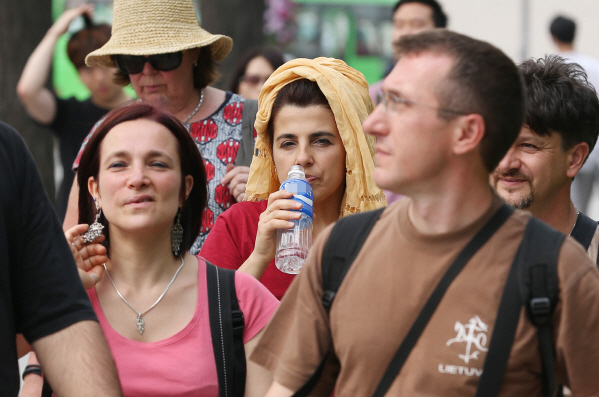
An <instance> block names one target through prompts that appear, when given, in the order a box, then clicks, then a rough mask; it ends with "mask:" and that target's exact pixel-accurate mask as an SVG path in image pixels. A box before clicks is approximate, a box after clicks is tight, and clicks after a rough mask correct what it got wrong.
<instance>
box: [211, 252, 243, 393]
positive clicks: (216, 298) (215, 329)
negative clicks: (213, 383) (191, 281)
mask: <svg viewBox="0 0 599 397" xmlns="http://www.w3.org/2000/svg"><path fill="white" fill-rule="evenodd" d="M206 277H207V280H206V283H207V287H208V313H209V317H210V333H211V335H212V348H213V349H214V359H215V361H216V372H217V375H218V387H219V396H220V397H243V395H244V393H245V378H246V361H245V348H244V346H243V329H244V327H245V322H244V319H243V312H242V311H241V310H240V309H239V301H238V300H237V292H236V289H235V271H233V270H229V269H223V268H220V267H216V266H214V265H212V264H211V263H209V262H208V261H206Z"/></svg>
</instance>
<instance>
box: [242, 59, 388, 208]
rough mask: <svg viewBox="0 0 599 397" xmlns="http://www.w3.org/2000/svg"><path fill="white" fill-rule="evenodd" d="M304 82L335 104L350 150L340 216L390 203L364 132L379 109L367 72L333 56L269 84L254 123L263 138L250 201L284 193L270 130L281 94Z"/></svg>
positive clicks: (299, 64)
mask: <svg viewBox="0 0 599 397" xmlns="http://www.w3.org/2000/svg"><path fill="white" fill-rule="evenodd" d="M300 79H308V80H311V81H315V82H316V83H317V84H318V87H319V88H320V90H321V91H322V93H323V94H324V95H325V97H326V98H327V100H328V101H329V105H330V106H331V110H332V111H333V115H334V116H335V121H336V123H337V128H338V129H339V135H341V141H342V142H343V146H344V147H345V153H346V155H345V167H346V173H345V194H344V195H343V200H342V202H341V208H340V216H341V217H343V216H346V215H349V214H353V213H356V212H363V211H369V210H373V209H376V208H380V207H384V206H385V205H387V201H386V200H385V195H384V194H383V191H382V190H381V189H380V188H378V187H377V186H376V184H375V183H374V178H373V172H374V138H373V137H372V136H369V135H366V134H364V131H363V130H362V122H363V121H364V119H365V118H366V116H368V114H369V113H370V112H371V111H372V110H373V108H374V106H373V104H372V100H371V99H370V95H369V94H368V83H367V82H366V80H365V79H364V75H363V74H362V73H360V72H358V71H357V70H355V69H353V68H351V67H349V66H347V64H346V63H345V62H343V61H340V60H338V59H333V58H316V59H314V60H312V59H303V58H299V59H295V60H293V61H290V62H287V63H285V64H284V65H283V66H281V67H280V68H278V69H277V70H276V71H275V72H274V73H273V74H272V75H271V76H270V77H269V78H268V80H266V82H265V83H264V87H262V91H261V92H260V98H259V100H258V114H257V115H256V123H255V124H254V126H255V128H256V132H257V133H258V138H257V139H256V147H255V150H254V156H253V158H252V165H251V167H250V176H249V180H248V183H247V187H246V191H245V194H246V200H248V201H259V200H266V199H268V195H269V194H271V193H273V192H276V191H277V190H278V189H279V185H280V183H279V179H278V178H277V176H276V174H275V166H274V162H273V159H272V152H271V148H270V143H269V138H268V133H267V131H266V127H267V125H268V122H269V120H270V116H271V111H272V106H273V103H274V101H275V99H276V97H277V94H278V93H279V91H280V90H281V89H282V88H283V87H284V86H286V85H287V84H289V83H291V82H293V81H296V80H300Z"/></svg>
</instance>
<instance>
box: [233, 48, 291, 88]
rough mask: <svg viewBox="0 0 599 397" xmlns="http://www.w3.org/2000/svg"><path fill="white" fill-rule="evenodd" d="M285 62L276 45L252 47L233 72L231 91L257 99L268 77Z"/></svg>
mask: <svg viewBox="0 0 599 397" xmlns="http://www.w3.org/2000/svg"><path fill="white" fill-rule="evenodd" d="M284 62H285V61H284V60H283V54H281V51H279V50H278V49H276V48H274V47H255V48H250V49H249V50H247V51H246V52H245V54H243V57H242V58H241V61H239V64H238V65H237V68H235V71H234V72H233V76H232V77H231V81H230V83H229V91H231V92H233V93H235V94H239V95H241V96H242V97H244V98H250V99H256V100H257V99H258V97H259V96H260V90H261V89H262V86H263V85H264V82H265V81H266V79H268V77H269V76H270V75H271V74H272V72H274V71H275V70H277V68H278V67H279V66H281V65H282V64H283V63H284Z"/></svg>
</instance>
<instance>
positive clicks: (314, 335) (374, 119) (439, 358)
mask: <svg viewBox="0 0 599 397" xmlns="http://www.w3.org/2000/svg"><path fill="white" fill-rule="evenodd" d="M398 51H399V52H400V54H401V58H400V60H399V62H398V63H397V65H396V66H395V68H394V69H393V71H392V72H391V74H390V75H389V77H387V79H386V80H385V83H384V93H385V96H384V100H383V101H382V104H379V106H377V108H376V109H375V110H374V112H373V113H372V114H371V116H370V117H369V118H368V119H367V120H366V122H365V123H364V129H365V131H366V132H368V133H370V134H372V135H374V136H375V137H376V138H377V146H376V151H377V152H376V160H377V169H376V171H375V179H376V182H377V184H378V185H379V186H380V187H382V188H385V189H390V190H392V191H394V192H397V193H401V194H404V195H406V196H407V197H406V198H405V199H403V200H400V201H399V202H397V203H395V204H393V205H391V206H390V207H389V208H387V209H386V210H385V211H384V212H383V214H382V215H381V218H380V219H379V221H378V222H377V224H376V225H375V226H374V228H373V229H372V231H371V233H370V235H369V236H368V238H367V239H366V241H365V243H364V245H363V247H362V249H361V251H360V253H359V254H358V256H357V257H356V259H355V261H354V263H353V265H352V267H351V268H350V270H349V272H348V273H347V275H346V277H345V279H344V281H343V284H342V285H341V287H340V288H339V290H338V293H337V295H336V297H335V300H334V302H333V305H332V307H331V310H330V313H327V312H326V311H325V309H324V307H323V305H322V295H323V287H322V282H323V281H322V273H321V269H322V268H321V258H322V253H323V247H324V244H325V242H326V239H327V237H328V235H329V233H330V229H329V230H328V231H327V232H323V233H322V236H321V237H319V239H318V241H316V242H315V245H314V247H313V248H312V250H311V252H310V255H309V257H308V259H307V261H306V264H305V265H304V268H303V269H302V272H301V273H300V275H299V276H298V277H297V278H296V279H295V281H294V282H293V283H292V285H291V287H290V288H289V290H288V291H287V293H286V295H285V296H284V298H283V300H282V301H281V305H280V306H279V309H278V310H277V312H276V313H275V315H274V317H273V319H272V320H271V323H270V324H269V325H268V326H267V328H266V330H265V332H264V335H263V337H262V339H261V342H260V344H259V346H258V347H257V348H256V350H255V351H254V353H253V355H252V357H251V359H252V360H254V361H256V362H257V363H259V364H261V365H263V366H265V367H267V368H268V369H270V370H271V371H272V372H273V373H274V378H275V382H274V383H273V385H272V387H271V389H270V390H269V393H268V396H291V395H292V394H293V393H294V391H296V390H298V389H299V388H300V387H301V386H302V385H303V384H304V383H305V382H306V381H307V380H308V379H309V378H310V376H311V375H312V373H313V372H314V371H315V369H316V367H317V366H318V364H319V362H320V360H321V358H322V357H323V355H324V353H325V351H326V349H327V346H328V345H329V339H330V338H332V341H333V353H334V357H333V358H332V359H331V360H329V361H328V363H327V365H326V367H325V370H324V373H323V376H322V377H321V381H320V383H319V385H318V387H317V390H316V391H315V392H314V393H313V394H314V395H321V396H327V395H330V393H331V392H332V391H333V389H334V390H335V395H336V396H370V395H372V394H373V392H374V390H375V389H376V387H377V385H378V383H379V381H380V379H381V377H382V375H383V373H384V372H385V370H386V368H387V366H388V364H389V362H390V360H391V358H392V357H393V355H394V353H395V351H396V350H397V348H398V346H399V345H400V344H401V342H402V341H403V339H404V338H405V336H406V334H407V332H408V330H409V329H410V327H411V326H412V323H413V322H414V320H415V319H416V317H417V316H418V314H419V313H420V311H421V310H422V307H423V305H424V302H425V301H426V300H427V299H428V297H429V296H430V294H431V293H432V291H433V289H434V288H435V286H436V284H437V283H438V282H439V280H440V279H441V277H442V276H443V274H444V273H445V272H446V270H447V268H448V267H449V265H450V264H451V263H452V261H453V260H454V259H455V257H456V256H457V255H458V253H459V252H460V251H461V250H462V248H463V247H464V246H465V245H466V244H467V243H468V242H469V241H470V240H471V239H472V237H473V236H474V235H475V234H476V233H477V231H479V229H481V228H482V226H483V225H484V224H485V223H486V222H487V221H488V220H489V219H490V218H491V217H492V216H493V214H494V213H496V211H497V210H498V208H499V207H500V206H501V205H502V201H501V199H500V198H499V197H497V196H496V195H495V194H494V193H493V191H492V189H490V187H489V184H488V174H489V172H491V171H492V170H493V169H494V168H495V167H496V166H497V164H498V163H499V161H500V160H501V158H502V157H503V156H504V155H505V153H506V152H507V150H508V149H509V147H510V146H511V144H512V143H513V141H514V140H515V139H516V137H517V136H518V133H519V131H520V128H521V126H522V123H523V119H524V87H523V84H522V81H521V77H520V74H519V73H518V70H517V68H516V66H515V65H514V64H513V63H512V62H511V61H510V60H509V58H508V57H507V56H505V54H503V53H502V52H501V51H499V50H498V49H496V48H495V47H493V46H491V45H489V44H487V43H484V42H480V41H477V40H474V39H471V38H468V37H466V36H463V35H459V34H457V33H453V32H449V31H443V30H436V31H431V32H426V33H422V34H419V35H413V36H406V37H404V38H402V39H401V40H400V41H399V43H398ZM528 219H529V215H528V214H526V213H524V212H521V211H516V212H515V213H514V214H513V215H512V216H510V217H509V219H507V221H506V222H505V223H504V224H503V226H501V227H500V228H499V229H498V231H497V232H496V233H494V234H493V235H492V237H491V238H490V240H489V241H488V242H487V243H486V244H484V245H483V246H482V247H481V248H480V249H479V250H478V252H476V253H475V254H474V256H473V257H472V258H471V260H470V261H468V263H467V264H466V266H465V268H464V269H463V270H462V271H461V273H460V274H458V276H457V277H456V279H455V280H454V281H453V283H452V284H451V285H450V286H449V288H448V290H447V292H446V293H445V295H444V298H443V299H442V300H441V301H440V304H439V305H438V307H437V309H436V311H435V312H434V314H433V315H432V317H431V319H430V321H429V323H428V325H427V326H426V328H425V329H424V331H423V333H422V334H421V336H420V338H419V339H418V341H417V343H416V344H415V346H414V348H413V349H412V350H411V353H410V354H409V356H408V358H407V360H406V362H405V364H404V365H403V367H402V369H401V371H400V372H399V375H398V376H397V377H396V378H395V380H394V382H393V383H392V384H391V386H390V389H389V390H388V393H387V395H390V396H391V395H392V396H433V395H435V396H473V395H474V394H475V392H476V389H477V385H478V382H479V379H480V376H481V373H482V368H483V363H484V361H485V358H486V356H487V352H488V350H489V343H490V338H491V335H492V333H493V329H494V327H495V325H496V316H497V309H498V306H499V302H500V299H501V296H502V291H503V288H504V284H505V280H506V278H507V274H508V271H509V268H510V265H511V263H512V261H513V259H514V255H515V253H516V250H517V248H518V246H519V244H520V242H521V240H522V237H523V234H524V229H525V226H526V224H527V221H528ZM558 276H559V285H560V296H559V302H558V304H557V306H556V309H555V312H554V315H553V318H552V330H553V337H554V342H555V347H556V370H557V380H558V381H559V382H561V383H565V384H567V385H570V386H571V388H572V390H573V391H574V393H575V395H581V396H591V395H596V392H597V390H599V377H597V376H595V372H596V364H595V363H597V362H599V343H598V342H597V341H596V339H597V338H596V330H597V329H599V272H598V271H597V269H596V268H595V267H594V266H593V264H592V263H591V262H590V260H589V259H588V257H587V256H586V255H585V253H584V251H583V250H582V249H581V248H580V246H579V245H577V244H576V243H574V242H573V241H572V240H569V239H568V240H567V241H566V242H565V243H564V244H563V245H562V248H561V250H560V254H559V263H558ZM497 325H498V326H501V325H502V324H497ZM536 331H537V330H536V328H535V327H534V326H533V325H531V323H530V322H529V321H528V319H527V318H526V314H525V312H524V310H522V311H521V313H520V319H519V323H518V326H517V329H516V334H515V339H514V343H513V345H512V348H511V354H510V356H509V359H508V361H507V368H506V371H505V375H504V377H503V383H502V385H501V390H500V395H501V396H514V397H515V396H527V397H536V396H541V395H542V378H541V373H542V364H541V358H540V354H539V346H538V341H537V332H536Z"/></svg>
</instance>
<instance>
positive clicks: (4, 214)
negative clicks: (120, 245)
mask: <svg viewBox="0 0 599 397" xmlns="http://www.w3.org/2000/svg"><path fill="white" fill-rule="evenodd" d="M83 320H96V315H95V314H94V311H93V309H92V306H91V303H90V302H89V299H88V297H87V294H86V292H85V291H84V289H83V286H82V284H81V281H80V279H79V275H78V274H77V270H76V266H75V263H74V260H73V256H72V254H71V250H70V249H69V247H68V245H67V242H66V239H65V237H64V234H63V232H62V229H61V227H60V224H59V223H58V219H57V218H56V215H55V213H54V211H53V210H52V207H51V205H50V201H49V200H48V198H47V196H46V193H45V192H44V189H43V186H42V182H41V178H40V176H39V174H38V172H37V169H36V166H35V164H34V162H33V158H32V156H31V154H30V153H29V151H28V150H27V148H26V146H25V144H24V142H23V140H22V139H21V138H20V136H19V135H18V134H17V133H16V132H15V131H14V130H13V129H12V128H10V127H9V126H8V125H6V124H4V123H1V122H0V396H17V394H18V392H19V368H18V365H17V349H16V342H15V337H16V334H17V333H22V334H23V335H24V336H25V338H26V339H27V341H28V342H29V343H32V342H34V341H36V340H37V339H39V338H41V337H44V336H47V335H50V334H53V333H55V332H57V331H60V330H61V329H63V328H66V327H68V326H70V325H72V324H74V323H76V322H79V321H83ZM70 348H73V349H76V348H79V347H78V346H71V347H70Z"/></svg>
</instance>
